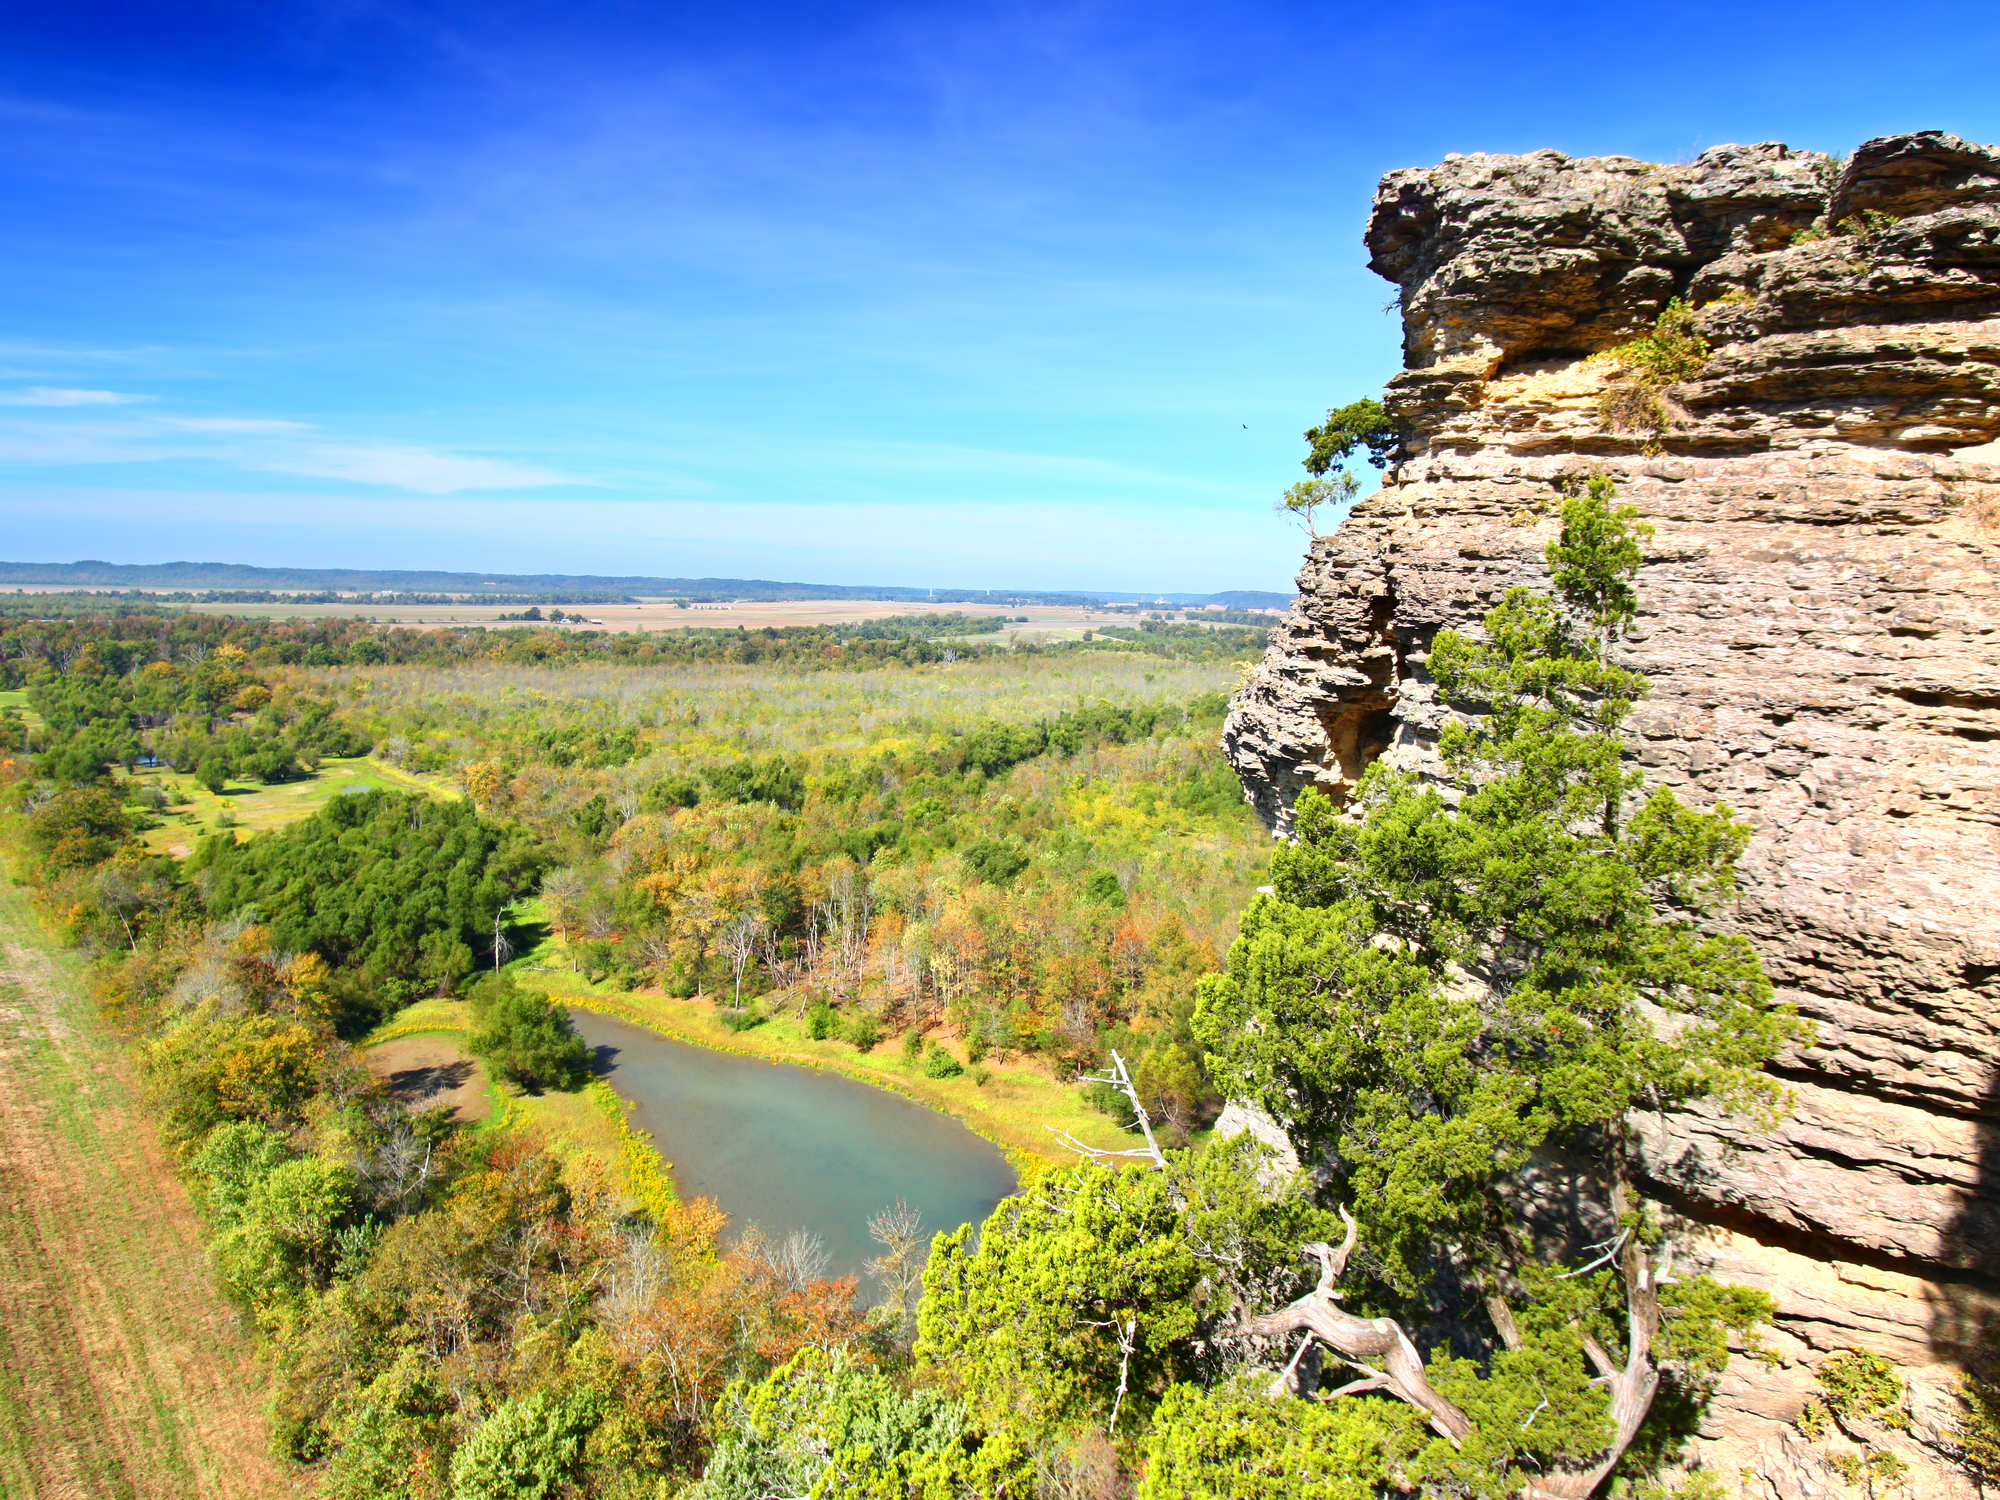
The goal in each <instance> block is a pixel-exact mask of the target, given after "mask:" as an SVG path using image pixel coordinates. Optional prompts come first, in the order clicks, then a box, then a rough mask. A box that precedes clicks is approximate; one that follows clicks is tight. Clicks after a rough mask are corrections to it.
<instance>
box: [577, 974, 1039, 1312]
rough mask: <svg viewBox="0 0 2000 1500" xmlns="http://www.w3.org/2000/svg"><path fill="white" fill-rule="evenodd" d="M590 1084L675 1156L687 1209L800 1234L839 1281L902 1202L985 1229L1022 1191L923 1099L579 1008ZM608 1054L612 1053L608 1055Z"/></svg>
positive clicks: (977, 1141) (979, 1139)
mask: <svg viewBox="0 0 2000 1500" xmlns="http://www.w3.org/2000/svg"><path fill="white" fill-rule="evenodd" d="M571 1014H572V1016H573V1018H574V1020H575V1023H576V1025H577V1029H578V1031H579V1032H580V1033H581V1034H582V1035H583V1037H584V1039H585V1040H586V1041H587V1042H589V1043H590V1044H591V1046H592V1048H593V1049H596V1050H598V1052H599V1072H600V1083H601V1084H602V1085H603V1087H604V1091H605V1092H606V1093H607V1094H613V1093H614V1092H615V1097H617V1098H618V1099H620V1100H622V1101H624V1102H625V1104H626V1105H627V1106H628V1107H629V1109H630V1111H631V1123H632V1125H633V1126H634V1127H636V1128H637V1131H638V1132H640V1133H642V1134H643V1135H644V1136H645V1137H646V1138H647V1139H648V1141H649V1143H650V1144H651V1145H652V1146H653V1147H654V1148H655V1149H657V1150H658V1151H660V1152H661V1153H662V1154H664V1155H666V1156H668V1157H671V1158H672V1161H673V1168H672V1170H673V1175H674V1183H675V1187H676V1189H677V1190H678V1192H679V1195H680V1197H681V1198H682V1199H683V1200H684V1201H691V1200H693V1199H696V1198H704V1199H707V1200H709V1201H710V1202H712V1203H713V1204H714V1205H715V1206H716V1207H717V1208H718V1209H720V1210H721V1211H722V1212H723V1213H724V1214H726V1215H727V1216H728V1218H729V1220H730V1222H731V1223H732V1224H733V1225H735V1226H736V1228H737V1231H738V1232H742V1231H743V1230H744V1228H745V1226H750V1225H761V1226H762V1228H763V1231H764V1232H765V1233H767V1234H772V1235H779V1236H782V1235H783V1234H785V1233H787V1232H789V1231H791V1230H795V1229H803V1230H806V1231H807V1232H809V1233H811V1234H813V1235H815V1236H817V1237H818V1238H819V1239H820V1241H821V1243H822V1244H823V1245H825V1246H826V1248H827V1249H828V1250H829V1251H830V1252H831V1254H832V1257H833V1262H834V1264H835V1267H836V1269H837V1271H838V1273H839V1274H849V1273H852V1274H859V1273H860V1272H861V1271H862V1270H863V1269H864V1268H865V1265H866V1262H867V1261H868V1259H869V1258H870V1256H871V1255H872V1254H873V1253H874V1250H875V1248H877V1247H875V1246H873V1245H871V1243H870V1240H869V1236H868V1234H867V1232H866V1227H865V1226H866V1224H867V1222H868V1220H869V1218H870V1216H871V1215H874V1214H876V1213H879V1212H880V1211H882V1210H885V1209H888V1208H890V1207H891V1206H892V1205H894V1204H896V1203H898V1202H902V1201H907V1202H908V1204H909V1205H910V1206H911V1207H912V1208H914V1209H916V1210H917V1211H918V1212H919V1213H920V1214H921V1215H922V1217H923V1220H924V1222H925V1223H926V1224H928V1225H929V1226H930V1227H931V1228H933V1229H942V1230H944V1231H947V1232H949V1231H950V1230H952V1229H954V1228H956V1227H957V1226H958V1225H959V1224H960V1223H962V1222H970V1223H974V1224H977V1223H981V1222H983V1221H984V1220H985V1218H986V1216H987V1215H988V1214H989V1213H990V1212H991V1211H992V1209H993V1206H994V1205H995V1204H996V1203H998V1202H1000V1201H1001V1200H1002V1199H1004V1198H1006V1197H1007V1196H1009V1195H1010V1194H1012V1193H1014V1192H1017V1191H1019V1187H1020V1174H1019V1173H1018V1172H1017V1171H1016V1170H1015V1168H1014V1166H1013V1165H1012V1163H1011V1162H1010V1161H1009V1160H1008V1157H1007V1155H1006V1153H1005V1152H1004V1151H1002V1150H1001V1149H999V1148H998V1147H997V1146H996V1144H995V1143H994V1142H993V1141H992V1140H991V1139H989V1138H987V1137H984V1136H981V1135H979V1134H977V1133H976V1132H974V1131H972V1130H970V1129H968V1128H967V1127H966V1126H965V1124H964V1123H963V1122H961V1121H959V1120H957V1119H954V1118H953V1117H952V1116H950V1115H948V1114H946V1113H944V1112H943V1111H941V1110H937V1109H934V1108H932V1107H930V1106H929V1105H928V1104H927V1103H926V1102H924V1101H923V1100H921V1099H916V1098H912V1097H910V1096H909V1095H907V1094H904V1093H902V1092H900V1091H897V1090H891V1089H868V1088H857V1087H856V1086H855V1085H856V1084H857V1083H858V1082H859V1080H857V1079H853V1078H850V1077H847V1076H846V1075H844V1074H842V1073H840V1072H837V1071H835V1070H833V1069H830V1068H818V1069H815V1068H804V1067H800V1066H799V1065H798V1064H796V1063H791V1062H785V1061H780V1060H777V1059H775V1058H768V1057H757V1056H754V1055H750V1054H747V1053H745V1052H741V1051H737V1052H733V1053H732V1052H725V1051H724V1050H723V1049H721V1048H716V1047H706V1046H702V1045H700V1044H698V1043H695V1042H690V1041H688V1040H686V1039H684V1038H681V1037H676V1036H671V1035H668V1034H667V1033H666V1032H665V1031H663V1030H662V1029H660V1028H658V1027H656V1026H645V1025H641V1024H639V1023H638V1022H635V1021H632V1020H629V1019H627V1018H626V1017H623V1016H617V1015H612V1014H609V1013H608V1012H606V1011H602V1010H587V1009H585V1008H584V1007H581V1006H578V1007H575V1008H574V1009H573V1010H572V1012H571ZM606 1049H608V1051H607V1050H606Z"/></svg>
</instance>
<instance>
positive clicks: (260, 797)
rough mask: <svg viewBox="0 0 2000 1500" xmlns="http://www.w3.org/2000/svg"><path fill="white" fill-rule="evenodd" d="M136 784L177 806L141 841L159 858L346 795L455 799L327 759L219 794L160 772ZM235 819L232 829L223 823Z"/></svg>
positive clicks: (362, 763)
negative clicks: (286, 777) (294, 774)
mask: <svg viewBox="0 0 2000 1500" xmlns="http://www.w3.org/2000/svg"><path fill="white" fill-rule="evenodd" d="M131 779H132V780H134V781H138V782H142V783H143V782H156V783H158V784H159V785H160V786H162V787H164V788H165V789H166V791H167V795H168V797H169V798H170V799H171V800H172V803H173V805H172V806H171V807H170V808H169V809H168V810H167V811H166V812H164V813H162V814H160V826H159V827H158V828H152V829H148V830H147V831H146V832H145V833H143V834H141V835H140V837H141V839H142V840H143V841H144V843H145V845H146V847H147V848H148V849H150V850H151V851H152V852H153V853H155V854H175V855H177V856H178V855H185V854H186V853H188V852H189V851H191V850H192V849H193V848H194V845H195V841H196V840H198V839H200V838H201V837H202V836H203V835H205V834H209V833H213V832H215V831H216V830H217V829H218V828H221V827H227V826H234V827H236V828H237V829H239V830H241V831H242V832H243V833H263V832H266V831H268V830H270V829H273V828H283V827H284V826H285V825H286V824H288V823H296V822H298V821H299V819H301V818H309V817H311V816H312V815H313V814H314V813H316V812H318V811H319V809H320V808H321V807H323V806H324V805H325V804H326V803H327V802H329V801H331V800H332V799H333V798H335V797H338V796H340V795H341V794H342V793H345V792H363V791H369V790H380V791H403V792H410V791H420V792H427V793H429V794H431V795H433V796H456V795H458V794H457V792H456V791H454V790H453V789H451V788H450V787H448V786H446V785H445V784H444V783H443V782H441V781H440V780H438V779H437V778H435V777H423V776H413V775H411V774H410V773H409V772H407V771H404V770H401V769H399V768H397V767H395V766H392V765H388V764H386V763H384V762H382V761H379V760H371V759H367V758H355V759H351V760H324V761H321V762H320V767H319V770H318V771H317V772H315V773H314V774H312V775H310V776H306V777H303V778H301V779H300V780H298V781H281V782H278V783H276V784H275V785H272V786H265V785H263V784H262V783H260V782H255V781H231V782H229V783H228V784H226V785H225V786H224V788H223V790H222V795H221V796H219V797H218V796H217V795H215V793H213V792H211V791H209V790H208V788H207V787H205V786H203V785H201V783H200V782H198V781H196V780H195V779H194V777H193V776H190V775H185V774H182V773H178V772H174V771H168V770H164V769H160V770H140V771H137V772H135V773H134V774H133V776H132V778H131ZM225 818H227V819H233V820H234V822H233V825H231V824H229V823H226V822H224V821H223V820H224V819H225Z"/></svg>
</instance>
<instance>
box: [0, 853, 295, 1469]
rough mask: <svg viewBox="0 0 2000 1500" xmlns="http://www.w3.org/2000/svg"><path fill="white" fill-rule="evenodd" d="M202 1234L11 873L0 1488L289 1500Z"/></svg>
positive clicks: (126, 1076) (3, 917) (2, 997)
mask: <svg viewBox="0 0 2000 1500" xmlns="http://www.w3.org/2000/svg"><path fill="white" fill-rule="evenodd" d="M202 1238H203V1236H202V1227H201V1224H200V1222H199V1221H198V1219H197V1218H196V1216H195V1213H194V1210H193V1208H192V1207H191V1206H190V1204H189V1202H188V1198H187V1194H186V1191H185V1190H184V1189H183V1188H182V1186H181V1185H180V1183H179V1182H178V1180H177V1179H176V1178H175V1176H174V1174H173V1170H172V1168H171V1166H170V1164H169V1162H168V1160H167V1157H166V1154H165V1153H164V1151H163V1150H162V1149H161V1147H160V1146H159V1144H158V1143H157V1141H156V1139H155V1137H154V1134H153V1131H152V1129H151V1127H150V1126H149V1125H148V1124H147V1123H146V1121H145V1119H144V1117H143V1115H142V1114H141V1112H140V1110H139V1107H138V1103H137V1100H136V1097H135V1082H134V1079H133V1076H132V1069H131V1064H130V1060H129V1058H128V1057H127V1055H126V1053H125V1051H124V1049H123V1048H122V1046H121V1045H120V1044H119V1042H118V1040H117V1039H116V1038H115V1037H113V1036H112V1035H110V1034H109V1033H108V1031H107V1030H106V1029H105V1028H104V1027H103V1025H102V1024H101V1023H100V1022H99V1021H98V1020H97V1019H96V1016H95V1014H94V1012H93V1008H92V1006H91V1004H90V1002H89V1000H88V999H87V998H86V997H85V995H84V994H83V991H82V986H81V983H80V974H79V972H78V966H77V965H76V964H75V963H74V962H73V961H72V960H71V959H70V958H69V957H67V956H66V955H63V954H61V953H59V952H57V951H56V950H54V949H53V948H52V947H51V946H50V945H49V943H48V942H47V940H46V939H45V938H44V937H43V936H42V935H41V933H40V932H39V930H38V929H37V927H36V924H35V921H34V917H33V915H32V913H31V911H30V908H29V902H28V896H27V893H26V891H25V890H23V889H20V888H18V887H15V886H14V885H13V884H12V883H11V882H9V883H7V884H5V885H0V1495H6V1496H21V1497H28V1496H41V1497H50V1500H54V1497H58V1496H60V1497H63V1500H97V1497H100V1496H102V1497H106V1500H110V1497H121V1500H122V1497H144V1500H151V1497H158V1500H184V1497H187V1496H195V1495H199V1496H202V1497H203V1500H239V1497H240V1500H252V1497H262V1496H276V1495H280V1494H286V1493H289V1492H290V1486H289V1485H288V1484H287V1483H286V1482H285V1481H284V1480H283V1478H282V1477H281V1476H280V1474H279V1473H278V1470H277V1467H276V1465H275V1464H274V1463H273V1461H272V1460H271V1459H270V1458H269V1457H268V1456H267V1454H266V1448H265V1428H264V1421H263V1417H262V1414H261V1411H260V1407H259V1398H260V1393H261V1386H262V1379H261V1376H260V1373H259V1371H258V1370H257V1369H256V1367H255V1366H254V1364H253V1362H252V1358H251V1351H250V1343H249V1339H248V1338H247V1336H246V1334H245V1332H244V1330H243V1329H242V1328H241V1326H240V1324H239V1321H238V1318H237V1315H236V1314H235V1313H234V1312H233V1311H232V1310H231V1309H230V1308H229V1306H228V1305H227V1304H226V1303H225V1302H224V1301H223V1300H222V1297H221V1296H220V1294H219V1293H218V1292H217V1291H216V1290H215V1286H214V1281H213V1278H212V1275H211V1273H210V1269H209V1264H208V1260H207V1257H206V1255H205V1254H204V1253H203V1248H202Z"/></svg>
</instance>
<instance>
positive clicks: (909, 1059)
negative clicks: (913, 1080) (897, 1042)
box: [903, 1026, 924, 1068]
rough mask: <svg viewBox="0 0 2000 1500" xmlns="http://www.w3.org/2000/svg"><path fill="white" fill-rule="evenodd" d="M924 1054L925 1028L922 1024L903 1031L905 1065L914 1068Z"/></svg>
mask: <svg viewBox="0 0 2000 1500" xmlns="http://www.w3.org/2000/svg"><path fill="white" fill-rule="evenodd" d="M923 1055H924V1033H923V1028H922V1027H920V1026H912V1027H911V1028H910V1029H909V1030H908V1031H906V1032H904V1033H903V1062H904V1065H905V1066H907V1067H912V1068H914V1067H915V1066H916V1065H917V1062H918V1060H919V1059H920V1058H921V1057H922V1056H923Z"/></svg>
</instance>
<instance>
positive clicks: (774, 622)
mask: <svg viewBox="0 0 2000 1500" xmlns="http://www.w3.org/2000/svg"><path fill="white" fill-rule="evenodd" d="M181 607H183V608H187V609H192V610H196V611H198V612H200V613H202V614H211V615H236V616H239V617H243V618H248V619H266V620H290V619H300V620H352V619H366V620H375V621H379V622H380V623H382V624H390V623H395V624H400V625H417V626H423V627H426V628H435V627H441V626H455V625H486V626H494V627H501V626H505V625H508V624H518V623H520V622H519V621H506V620H502V619H501V618H500V617H501V616H502V615H509V614H512V615H518V614H520V613H521V611H522V610H523V609H525V608H526V606H525V605H520V604H470V603H467V604H367V603H355V604H191V605H185V606H181ZM553 608H556V609H560V610H561V611H562V612H563V614H564V615H565V616H567V615H568V614H569V613H570V612H571V611H572V610H574V611H576V612H578V613H580V614H582V615H583V616H585V618H586V619H588V620H589V621H590V622H591V623H590V624H589V625H588V626H587V627H586V628H588V629H591V630H609V631H628V630H685V629H705V630H715V629H728V630H734V629H735V628H736V627H737V626H739V625H740V626H742V627H743V628H744V629H746V630H762V629H763V628H764V627H765V626H767V625H771V626H784V625H851V624H859V623H862V622H864V621H867V620H882V619H887V618H889V617H890V616H893V615H910V614H923V613H930V612H937V613H944V614H950V613H955V612H956V613H964V614H968V615H991V616H993V617H994V630H993V634H992V635H990V636H969V637H967V638H966V639H968V640H1001V641H1004V640H1006V639H1007V637H1008V636H1010V635H1016V634H1018V635H1019V636H1021V637H1022V638H1023V639H1031V638H1033V639H1061V640H1073V639H1075V638H1077V637H1078V636H1081V635H1082V634H1083V632H1084V631H1086V630H1094V629H1096V628H1098V627H1099V626H1103V625H1118V624H1126V625H1129V624H1131V623H1132V622H1133V620H1134V618H1135V617H1134V616H1132V615H1130V614H1113V613H1111V612H1109V611H1106V610H1101V609H1090V608H1069V607H1066V606H1054V605H1046V604H1023V605H1019V606H1012V605H1009V606H1006V607H1002V606H1000V605H992V604H925V603H923V602H921V601H917V602H908V601H901V600H873V599H860V600H855V599H831V600H829V599H802V600H778V601H774V602H765V601H749V602H745V603H741V604H696V605H692V606H690V607H689V608H687V609H681V608H678V607H677V606H675V605H673V604H670V603H662V602H661V601H659V600H657V599H654V600H646V601H644V602H641V603H639V604H574V605H572V604H560V605H555V606H553ZM1022 615H1026V616H1027V617H1028V618H1027V620H1026V621H1022V620H1021V618H1020V617H1021V616H1022ZM1194 618H1195V619H1196V620H1199V619H1200V613H1199V611H1197V612H1196V615H1195V617H1194ZM1273 618H1274V619H1275V616H1274V617H1273Z"/></svg>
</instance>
